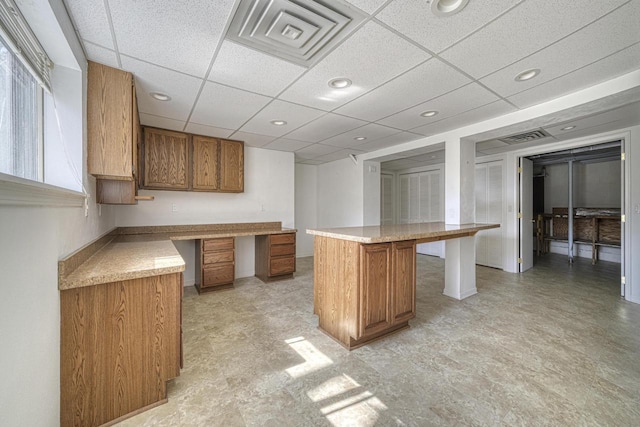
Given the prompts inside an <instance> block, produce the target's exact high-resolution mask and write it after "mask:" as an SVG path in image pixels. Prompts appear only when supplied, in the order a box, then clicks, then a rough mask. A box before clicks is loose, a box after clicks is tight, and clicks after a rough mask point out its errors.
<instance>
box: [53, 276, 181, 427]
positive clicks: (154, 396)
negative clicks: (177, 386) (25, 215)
mask: <svg viewBox="0 0 640 427" xmlns="http://www.w3.org/2000/svg"><path fill="white" fill-rule="evenodd" d="M182 284H183V282H182V273H173V274H166V275H161V276H152V277H145V278H141V279H132V280H125V281H121V282H112V283H105V284H100V285H95V286H86V287H82V288H76V289H69V290H63V291H60V313H61V314H60V340H61V346H60V348H61V350H60V353H61V354H60V425H62V426H99V425H103V424H106V423H111V422H113V421H114V420H121V419H124V418H127V417H129V416H133V415H135V414H137V413H138V412H140V411H141V410H144V409H148V408H151V407H153V406H156V405H158V404H161V403H164V402H165V401H166V398H167V390H166V382H167V381H168V380H170V379H172V378H175V377H177V376H178V375H180V365H181V355H182V340H181V323H182V317H181V316H182V307H181V306H182V303H181V301H182Z"/></svg>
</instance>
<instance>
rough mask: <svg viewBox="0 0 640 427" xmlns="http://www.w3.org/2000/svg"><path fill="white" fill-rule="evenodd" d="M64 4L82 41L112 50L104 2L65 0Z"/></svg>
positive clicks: (111, 39)
mask: <svg viewBox="0 0 640 427" xmlns="http://www.w3.org/2000/svg"><path fill="white" fill-rule="evenodd" d="M65 4H66V5H67V8H68V9H69V13H70V14H71V18H72V20H73V23H74V25H75V26H76V27H77V28H76V29H77V30H78V32H80V36H81V38H82V39H83V40H86V41H89V42H91V43H95V44H97V45H100V46H103V47H106V48H109V49H114V46H113V37H112V36H111V27H110V26H109V18H108V15H107V10H106V9H105V7H104V5H105V2H104V0H65Z"/></svg>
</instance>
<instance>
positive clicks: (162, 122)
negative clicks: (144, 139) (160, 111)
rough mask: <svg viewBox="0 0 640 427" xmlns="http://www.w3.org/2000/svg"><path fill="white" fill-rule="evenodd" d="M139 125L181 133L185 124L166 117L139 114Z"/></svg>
mask: <svg viewBox="0 0 640 427" xmlns="http://www.w3.org/2000/svg"><path fill="white" fill-rule="evenodd" d="M140 124H142V125H143V126H151V127H154V128H162V129H169V130H175V131H178V132H182V131H183V130H184V125H185V124H186V123H185V122H183V121H180V120H173V119H168V118H166V117H158V116H154V115H151V114H146V113H140Z"/></svg>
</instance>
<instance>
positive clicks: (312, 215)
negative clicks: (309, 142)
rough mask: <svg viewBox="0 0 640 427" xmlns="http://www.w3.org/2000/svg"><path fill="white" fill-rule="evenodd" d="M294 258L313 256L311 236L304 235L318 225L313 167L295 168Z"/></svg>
mask: <svg viewBox="0 0 640 427" xmlns="http://www.w3.org/2000/svg"><path fill="white" fill-rule="evenodd" d="M295 168H296V182H295V187H296V193H295V195H296V215H295V217H296V228H297V229H298V234H297V236H296V256H297V257H305V256H312V255H313V236H311V235H309V234H307V233H306V230H307V229H308V228H316V227H317V225H318V167H317V166H315V165H303V164H299V163H297V164H296V166H295Z"/></svg>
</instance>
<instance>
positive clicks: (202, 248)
mask: <svg viewBox="0 0 640 427" xmlns="http://www.w3.org/2000/svg"><path fill="white" fill-rule="evenodd" d="M196 272H199V274H200V277H199V280H197V283H196V289H197V290H198V292H208V291H212V290H216V289H222V288H223V287H230V286H233V280H234V279H235V239H234V238H233V237H222V238H218V239H202V240H197V241H196ZM196 274H198V273H196Z"/></svg>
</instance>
